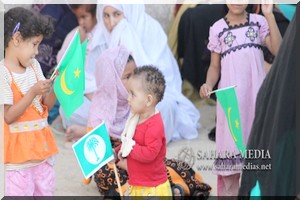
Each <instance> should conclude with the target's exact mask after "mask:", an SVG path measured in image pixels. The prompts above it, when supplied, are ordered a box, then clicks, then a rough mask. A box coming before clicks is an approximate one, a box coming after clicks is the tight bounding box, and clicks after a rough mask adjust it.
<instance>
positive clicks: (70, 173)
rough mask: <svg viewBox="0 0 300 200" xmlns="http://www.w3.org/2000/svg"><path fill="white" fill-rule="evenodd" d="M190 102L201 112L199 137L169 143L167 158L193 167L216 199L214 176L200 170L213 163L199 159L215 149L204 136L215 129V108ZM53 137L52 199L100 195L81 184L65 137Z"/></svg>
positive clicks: (78, 169) (91, 187) (201, 101)
mask: <svg viewBox="0 0 300 200" xmlns="http://www.w3.org/2000/svg"><path fill="white" fill-rule="evenodd" d="M193 102H194V103H195V105H196V106H197V108H198V109H199V111H200V113H201V119H200V123H201V128H200V129H199V136H198V138H197V139H194V140H180V141H175V142H171V143H169V144H168V145H167V157H168V158H180V159H184V160H185V161H187V162H189V163H190V164H193V169H194V170H195V171H198V172H199V173H200V174H201V175H202V176H203V178H204V180H205V182H206V183H208V184H209V185H211V186H212V188H213V191H212V193H211V195H213V196H215V195H216V176H215V175H213V174H212V172H211V171H210V170H204V169H200V168H201V167H202V168H205V167H211V166H212V163H213V160H210V159H209V158H201V156H199V155H203V154H204V153H205V152H209V151H210V150H214V149H215V142H212V141H210V140H209V139H208V137H207V135H208V132H209V131H210V129H211V128H212V127H213V126H214V120H215V106H214V105H209V104H208V103H207V102H206V101H205V100H199V99H197V98H196V99H194V100H193ZM55 138H56V141H57V144H58V148H59V155H58V156H57V159H56V164H55V170H56V190H55V196H99V195H100V194H99V192H98V189H97V187H96V184H95V183H94V181H93V180H92V182H91V183H90V184H89V185H84V184H83V178H84V177H83V174H82V172H81V170H80V167H79V165H78V163H77V160H76V158H75V155H74V153H73V150H72V149H71V148H66V147H65V139H64V137H63V136H62V135H55Z"/></svg>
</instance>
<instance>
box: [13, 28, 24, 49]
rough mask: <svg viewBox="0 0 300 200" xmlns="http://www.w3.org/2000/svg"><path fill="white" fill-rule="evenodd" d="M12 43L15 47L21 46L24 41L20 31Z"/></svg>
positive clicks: (14, 36)
mask: <svg viewBox="0 0 300 200" xmlns="http://www.w3.org/2000/svg"><path fill="white" fill-rule="evenodd" d="M12 41H13V43H14V45H15V46H19V44H20V43H21V41H22V35H21V33H20V32H19V31H17V32H16V33H15V34H14V35H13V36H12Z"/></svg>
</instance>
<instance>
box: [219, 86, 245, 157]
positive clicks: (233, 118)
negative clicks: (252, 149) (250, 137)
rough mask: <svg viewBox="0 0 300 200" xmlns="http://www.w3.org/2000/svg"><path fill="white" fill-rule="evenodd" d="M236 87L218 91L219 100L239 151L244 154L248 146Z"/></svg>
mask: <svg viewBox="0 0 300 200" xmlns="http://www.w3.org/2000/svg"><path fill="white" fill-rule="evenodd" d="M234 88H235V86H231V87H227V88H222V89H219V90H216V91H215V92H216V96H217V99H218V101H219V103H220V105H221V107H222V108H223V110H224V113H225V115H226V119H227V122H228V127H229V130H230V133H231V136H232V139H233V140H234V142H235V144H236V146H237V148H238V150H239V151H240V152H242V155H244V154H243V153H244V152H245V150H246V146H245V145H244V144H243V135H242V124H241V119H240V112H239V106H238V101H237V97H236V94H235V90H234Z"/></svg>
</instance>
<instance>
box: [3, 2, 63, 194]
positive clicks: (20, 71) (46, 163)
mask: <svg viewBox="0 0 300 200" xmlns="http://www.w3.org/2000/svg"><path fill="white" fill-rule="evenodd" d="M52 32H53V24H52V21H51V20H50V18H48V17H45V16H41V15H39V14H37V13H33V12H31V11H29V10H26V9H24V8H21V7H16V8H12V9H10V10H9V11H8V12H7V13H5V15H4V49H5V52H4V53H5V55H4V60H2V61H1V63H0V76H1V77H0V80H1V81H0V86H1V90H2V94H4V95H3V99H0V102H1V104H2V105H4V163H5V170H6V171H5V178H6V183H5V196H52V195H53V193H54V169H53V161H52V160H53V159H52V158H53V155H55V154H57V153H58V150H57V147H56V144H55V141H54V137H53V135H52V133H51V131H50V127H49V126H48V123H47V116H48V109H50V108H51V107H52V106H53V104H54V103H55V101H56V96H55V94H54V91H53V89H52V88H51V80H45V77H44V76H43V73H42V70H41V67H40V64H39V63H38V61H37V60H36V59H35V58H34V57H35V56H36V55H37V54H38V47H39V44H40V43H41V41H42V40H43V37H44V36H45V37H47V36H50V35H51V34H52Z"/></svg>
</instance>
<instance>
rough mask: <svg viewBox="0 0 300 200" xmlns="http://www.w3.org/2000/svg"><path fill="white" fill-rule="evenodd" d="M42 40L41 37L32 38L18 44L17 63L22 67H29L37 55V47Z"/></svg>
mask: <svg viewBox="0 0 300 200" xmlns="http://www.w3.org/2000/svg"><path fill="white" fill-rule="evenodd" d="M42 40H43V35H39V36H34V37H31V38H28V39H26V40H21V42H20V43H19V47H18V49H19V52H18V53H17V54H16V55H18V60H19V63H20V64H21V65H22V66H23V67H28V66H30V65H31V63H32V62H31V61H32V59H33V58H34V57H35V56H36V55H37V54H38V53H39V52H38V47H39V45H40V43H41V42H42Z"/></svg>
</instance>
